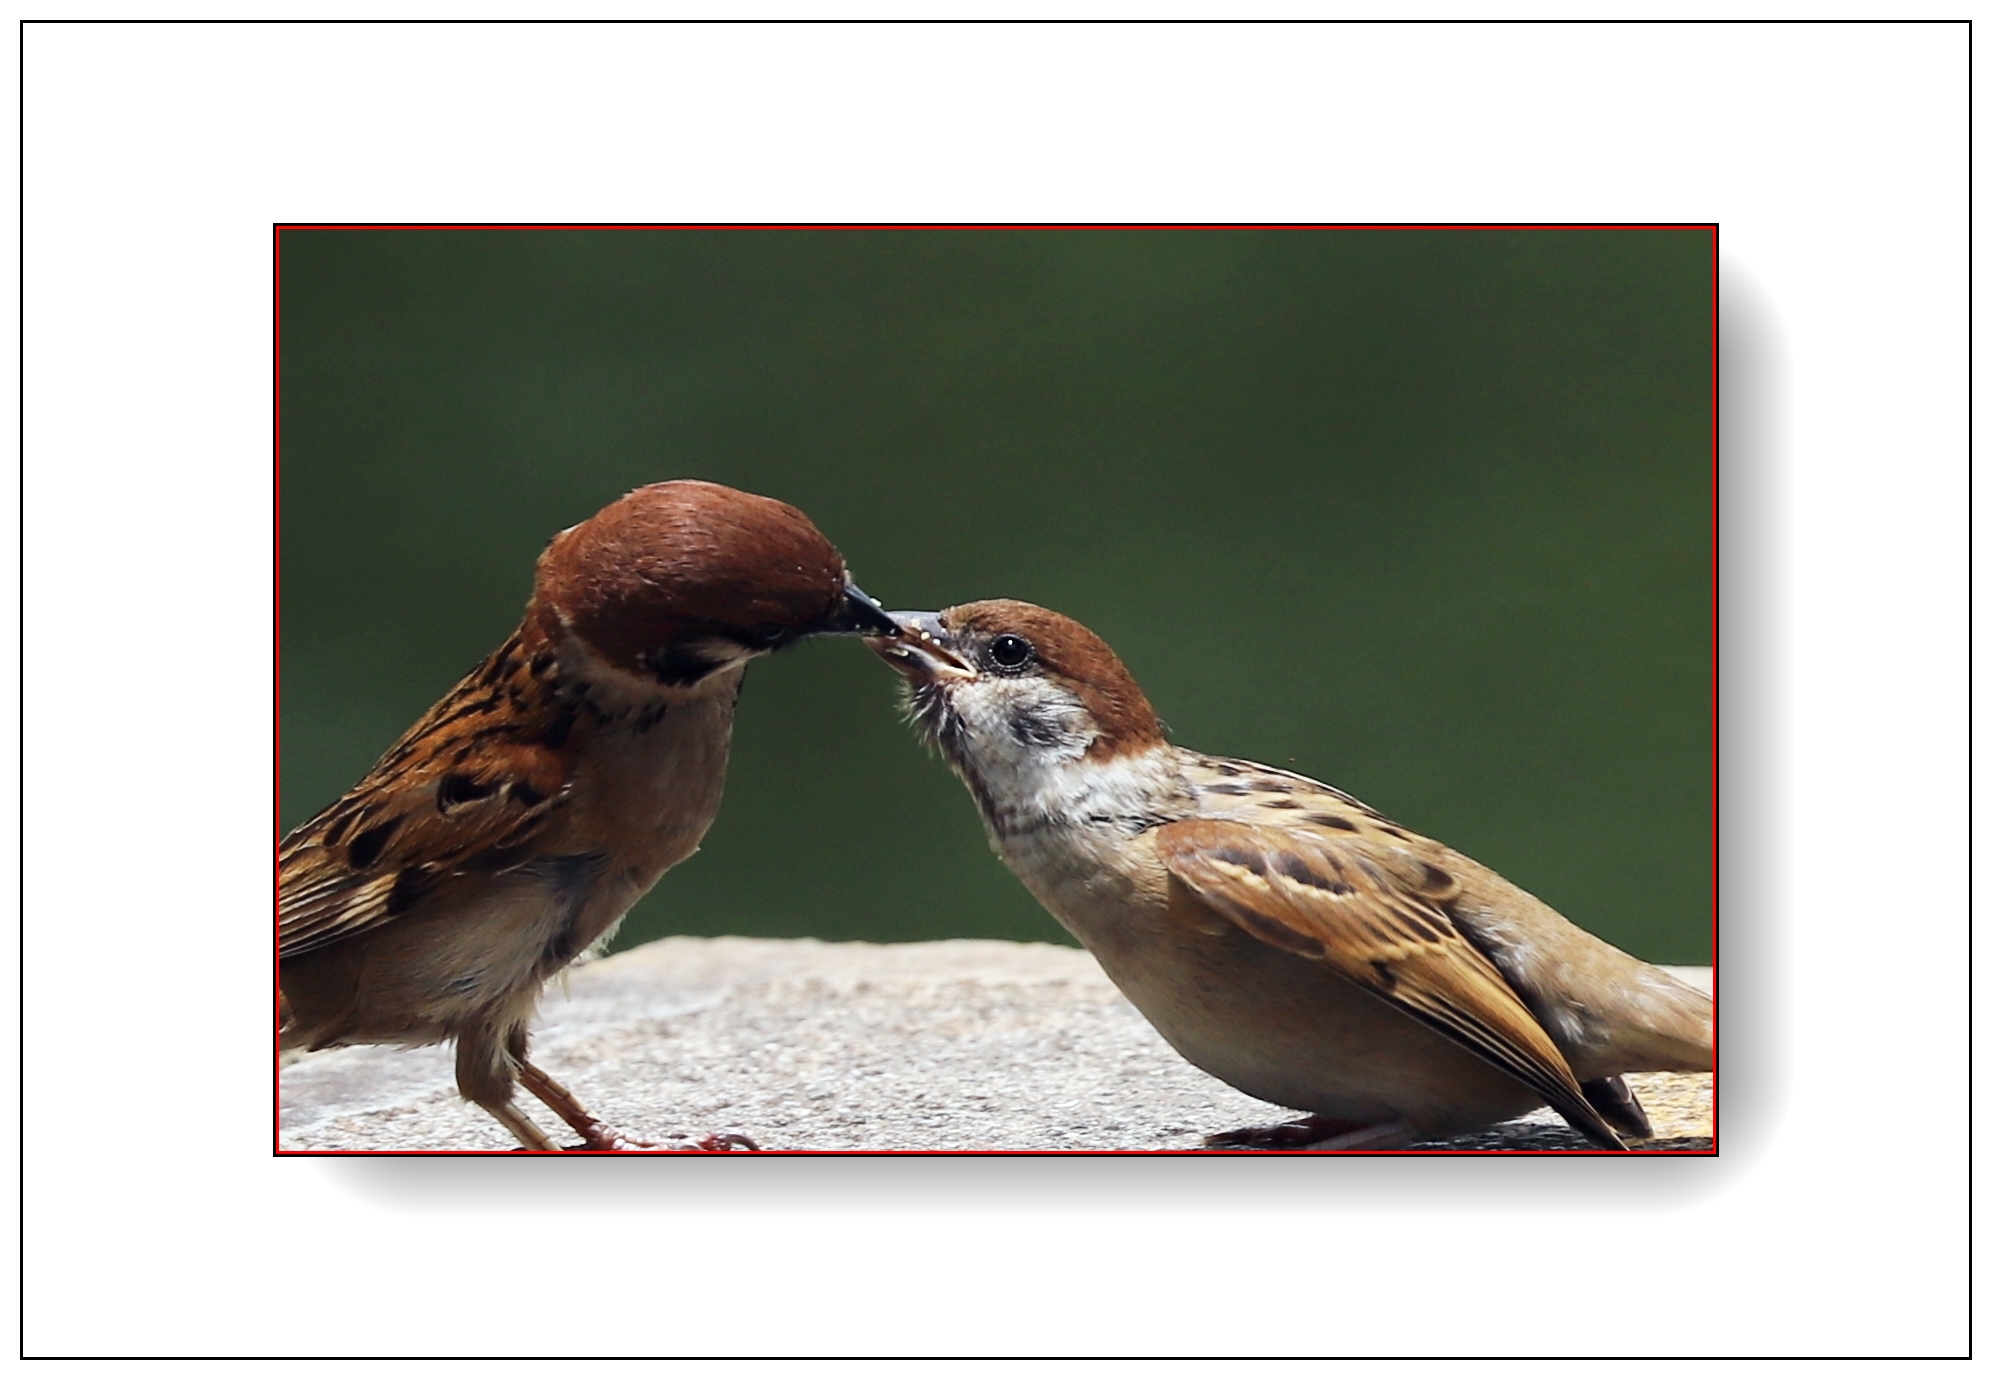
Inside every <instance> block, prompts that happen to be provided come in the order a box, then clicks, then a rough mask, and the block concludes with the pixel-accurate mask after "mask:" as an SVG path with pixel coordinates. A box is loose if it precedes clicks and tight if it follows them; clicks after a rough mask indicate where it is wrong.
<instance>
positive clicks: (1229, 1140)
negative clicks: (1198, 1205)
mask: <svg viewBox="0 0 1992 1380" xmlns="http://www.w3.org/2000/svg"><path fill="white" fill-rule="evenodd" d="M1411 1140H1412V1134H1411V1126H1410V1124H1409V1123H1408V1122H1403V1121H1386V1122H1384V1123H1382V1124H1381V1125H1374V1126H1372V1125H1366V1124H1365V1123H1363V1122H1360V1121H1338V1120H1336V1119H1335V1118H1334V1117H1328V1116H1308V1117H1302V1118H1301V1119H1300V1120H1299V1121H1289V1122H1285V1123H1282V1124H1281V1125H1278V1126H1247V1127H1244V1128H1242V1129H1240V1130H1236V1131H1225V1132H1222V1133H1220V1134H1218V1135H1214V1136H1205V1137H1204V1144H1205V1145H1206V1146H1208V1147H1209V1148H1210V1149H1212V1150H1401V1149H1403V1148H1404V1147H1405V1146H1407V1145H1409V1144H1410V1143H1411Z"/></svg>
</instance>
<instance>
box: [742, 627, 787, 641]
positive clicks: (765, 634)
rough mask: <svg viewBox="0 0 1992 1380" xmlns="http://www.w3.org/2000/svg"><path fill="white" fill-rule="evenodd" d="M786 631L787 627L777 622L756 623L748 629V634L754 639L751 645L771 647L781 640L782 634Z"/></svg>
mask: <svg viewBox="0 0 1992 1380" xmlns="http://www.w3.org/2000/svg"><path fill="white" fill-rule="evenodd" d="M787 631H788V629H787V628H785V627H783V626H782V625H781V624H779V623H756V624H755V625H754V626H753V627H752V628H750V629H748V636H750V637H752V638H753V639H754V644H753V645H755V646H756V647H772V646H774V645H775V644H776V643H777V642H779V641H781V640H782V635H783V634H784V633H786V632H787Z"/></svg>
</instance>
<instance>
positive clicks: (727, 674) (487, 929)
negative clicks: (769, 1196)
mask: <svg viewBox="0 0 1992 1380" xmlns="http://www.w3.org/2000/svg"><path fill="white" fill-rule="evenodd" d="M894 631H895V628H894V625H893V623H892V621H891V620H890V619H889V618H888V617H886V615H885V614H884V612H883V611H882V610H880V608H879V607H878V605H877V604H875V603H874V602H872V600H871V599H869V598H868V597H866V595H865V594H864V592H863V591H861V590H860V589H858V587H857V586H856V585H854V584H852V583H851V580H850V576H849V574H848V572H847V571H846V570H845V568H844V561H843V558H842V557H841V556H839V555H838V554H837V549H836V548H835V547H833V546H832V545H831V544H830V543H829V542H828V541H827V540H826V539H825V538H824V536H823V534H822V533H821V532H818V531H817V530H816V528H815V527H814V526H813V525H811V523H810V521H809V519H808V518H807V517H805V516H803V514H802V513H800V512H798V511H797V510H796V509H794V508H791V507H790V506H789V505H788V504H786V503H778V502H776V501H775V500H773V499H771V498H761V497H758V496H756V495H754V494H747V493H741V492H739V491H738V490H736V489H728V488H724V487H722V486H720V485H718V484H707V483H703V482H700V481H696V480H675V481H673V482H671V483H668V484H652V485H650V486H648V487H646V488H641V489H638V490H636V491H635V492H634V493H631V494H629V495H627V496H626V497H624V498H622V499H619V500H617V501H616V502H614V503H612V504H610V505H609V506H608V507H606V508H604V509H603V510H602V511H601V512H599V513H597V514H595V516H593V517H591V518H589V519H588V520H587V521H586V522H583V523H581V524H579V525H578V526H575V527H570V528H568V529H567V530H566V531H564V532H562V533H560V534H559V535H558V536H556V537H555V538H554V539H553V541H552V542H551V544H549V545H548V547H547V549H546V551H545V553H544V554H542V555H541V556H540V559H539V566H538V570H537V573H536V574H535V576H534V580H533V593H532V599H531V601H530V602H529V603H528V604H527V606H526V615H525V620H524V621H523V622H522V623H520V625H519V627H518V630H517V631H516V632H514V633H513V634H512V635H511V636H510V637H508V638H506V639H505V642H504V645H503V646H501V647H499V648H498V650H497V651H495V652H493V653H492V654H491V655H490V656H489V657H487V658H486V659H485V661H484V663H483V664H482V665H481V666H479V667H478V668H477V669H476V670H474V671H472V672H471V673H470V674H469V675H468V676H466V677H465V678H464V679H463V680H462V681H461V682H459V683H458V685H457V687H456V688H455V689H454V690H452V691H450V692H449V694H447V695H445V696H444V697H443V699H442V701H441V702H440V703H439V704H437V705H436V707H435V708H433V709H431V710H430V711H429V712H428V713H427V714H426V715H424V716H423V718H422V719H421V721H420V722H419V723H417V724H416V725H415V726H414V727H413V728H411V729H409V730H408V732H407V733H405V734H403V735H402V737H401V740H400V741H399V742H397V743H395V744H394V746H393V747H391V748H389V749H388V750H387V754H386V756H384V757H382V758H381V759H380V761H379V762H377V763H376V764H375V765H374V768H373V770H372V771H370V772H368V773H367V774H366V776H365V777H364V778H363V779H362V780H361V781H360V783H359V784H358V785H356V786H354V787H353V789H352V790H350V791H348V792H346V794H345V795H344V796H342V797H340V799H339V800H338V801H337V802H336V803H334V804H333V805H331V806H330V807H328V808H327V809H325V810H322V811H320V812H319V814H317V815H316V816H315V817H313V818H312V819H311V820H310V821H308V822H307V823H305V824H302V825H300V826H299V827H298V828H297V829H295V830H294V831H292V833H291V834H290V836H289V837H287V838H286V839H285V840H284V841H283V843H282V845H281V846H280V848H279V850H278V860H279V865H280V879H279V887H278V905H277V911H278V951H279V955H280V965H279V969H280V977H279V994H278V1017H279V1029H280V1044H281V1046H282V1047H283V1048H294V1047H300V1046H301V1047H305V1048H310V1049H322V1048H325V1047H327V1046H331V1045H346V1044H399V1045H424V1044H434V1043H437V1042H439V1041H444V1040H452V1041H454V1042H455V1043H456V1081H457V1088H458V1090H459V1091H461V1092H462V1094H463V1095H464V1097H466V1098H467V1099H469V1100H470V1101H472V1102H474V1103H476V1104H477V1105H478V1106H480V1107H482V1108H484V1109H485V1110H486V1111H488V1112H490V1113H491V1115H492V1116H494V1117H496V1118H497V1119H498V1120H499V1121H500V1122H502V1123H503V1124H504V1125H505V1126H506V1127H507V1128H508V1129H509V1130H510V1131H511V1132H512V1133H513V1134H514V1135H515V1136H517V1137H518V1139H519V1141H520V1143H521V1144H522V1145H524V1146H525V1147H527V1148H528V1149H533V1150H552V1149H556V1148H557V1147H556V1146H555V1145H554V1143H553V1141H552V1140H550V1139H549V1138H548V1137H547V1136H546V1135H545V1134H544V1133H543V1132H542V1131H541V1130H540V1129H539V1127H537V1126H535V1125H534V1124H533V1122H532V1121H531V1119H530V1118H528V1117H527V1116H526V1114H525V1113H524V1112H522V1111H521V1110H520V1109H519V1107H518V1105H517V1103H516V1102H515V1101H514V1100H513V1092H514V1088H515V1085H516V1084H519V1083H523V1084H524V1085H525V1087H526V1090H527V1091H528V1092H530V1093H532V1094H533V1096H534V1097H536V1098H538V1099H539V1100H540V1101H541V1102H543V1103H544V1104H546V1106H547V1107H548V1108H550V1109H551V1110H552V1111H553V1112H554V1113H555V1114H556V1115H558V1116H559V1117H560V1118H561V1120H563V1121H565V1122H566V1123H567V1124H568V1125H569V1126H572V1127H573V1128H574V1129H575V1130H576V1131H578V1132H580V1133H581V1136H582V1141H583V1145H582V1146H581V1147H577V1148H587V1149H598V1150H600V1149H622V1148H630V1147H633V1146H638V1145H643V1144H645V1142H637V1141H628V1140H624V1139H623V1138H622V1137H620V1136H619V1135H618V1134H617V1133H616V1132H615V1131H613V1130H612V1129H611V1128H609V1127H608V1126H606V1125H604V1124H603V1123H601V1122H599V1121H597V1120H596V1119H595V1118H594V1117H592V1116H590V1115H589V1114H588V1113H587V1112H586V1111H585V1110H584V1109H583V1108H582V1106H581V1104H580V1103H579V1102H578V1101H576V1100H575V1098H574V1096H573V1094H571V1093H569V1092H568V1091H567V1090H566V1089H565V1088H563V1087H561V1086H560V1085H559V1084H558V1083H556V1082H554V1081H553V1079H551V1078H549V1077H548V1076H547V1075H546V1074H545V1073H543V1072H541V1071H540V1070H539V1069H538V1068H536V1067H535V1066H534V1065H533V1064H532V1063H531V1062H530V1061H529V1060H528V1059H527V1058H526V1045H527V1030H528V1026H529V1024H530V1022H531V1020H532V1014H533V1008H534V1006H535V1004H536V1003H537V1001H538V999H539V993H540V988H541V986H542V985H543V984H544V983H545V981H546V980H547V978H548V977H550V976H551V975H552V974H554V973H556V972H558V971H559V970H560V969H562V968H564V967H566V966H567V965H568V964H569V963H570V962H572V961H573V960H574V958H575V957H576V956H577V955H579V954H581V953H582V952H583V951H584V950H586V949H588V948H589V947H590V946H591V945H594V944H596V943H598V942H600V941H603V940H605V939H607V938H608V936H609V935H610V934H612V933H613V932H614V930H615V927H616V925H617V924H618V923H619V922H620V921H621V920H622V917H623V915H624V913H625V912H626V911H628V910H629V908H630V907H631V906H632V905H634V904H635V903H636V901H637V899H638V898H640V897H641V896H642V895H643V894H644V893H645V892H647V891H649V890H650V888H651V886H652V885H653V884H654V883H655V882H656V881H657V879H658V878H659V877H660V876H662V875H663V874H664V872H665V871H666V870H667V869H668V868H670V867H672V866H673V865H674V864H676V863H679V862H682V861H683V860H684V859H685V858H686V857H688V856H690V854H691V853H692V852H693V851H694V850H695V849H696V848H697V847H698V845H699V840H700V839H701V838H702V837H703V836H704V834H705V832H706V828H707V826H708V825H710V824H711V823H712V820H713V815H714V814H715V812H717V810H718V809H719V798H720V791H721V789H722V787H723V786H724V784H725V778H726V754H727V745H728V741H729V739H730V737H731V735H732V731H733V706H734V702H735V700H736V699H737V698H738V696H739V694H740V683H741V677H742V675H743V674H744V673H745V671H746V666H747V663H748V662H749V661H751V660H753V659H754V658H755V657H757V656H761V655H763V654H765V653H768V652H771V651H774V650H776V649H777V648H779V647H783V646H786V645H787V644H789V643H791V642H794V641H795V640H796V639H798V638H802V637H807V636H809V635H811V634H813V633H854V632H864V633H873V634H890V633H892V632H894ZM700 1144H701V1146H702V1147H703V1148H706V1149H725V1148H731V1146H732V1145H733V1144H740V1145H743V1146H745V1147H746V1148H752V1146H751V1142H746V1141H745V1139H744V1137H723V1138H721V1137H715V1138H708V1139H707V1140H706V1141H703V1142H700Z"/></svg>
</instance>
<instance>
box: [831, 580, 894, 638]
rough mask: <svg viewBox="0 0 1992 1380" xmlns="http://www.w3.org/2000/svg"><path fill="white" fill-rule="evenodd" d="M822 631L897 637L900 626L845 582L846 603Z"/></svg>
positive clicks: (880, 608)
mask: <svg viewBox="0 0 1992 1380" xmlns="http://www.w3.org/2000/svg"><path fill="white" fill-rule="evenodd" d="M821 631H823V632H826V633H861V634H863V635H864V636H865V637H868V638H870V637H897V636H899V625H898V624H897V623H895V622H893V621H892V615H891V614H889V613H887V612H886V611H885V609H884V608H882V607H881V606H880V605H879V602H878V600H876V599H874V598H872V597H871V595H869V594H867V593H865V592H864V591H863V590H861V589H859V588H858V587H857V586H856V585H854V584H852V583H851V582H850V581H849V580H846V581H844V603H843V606H842V607H841V608H839V609H838V610H837V611H836V612H835V613H833V614H832V615H830V621H829V622H828V623H827V624H825V625H824V626H823V628H822V629H821Z"/></svg>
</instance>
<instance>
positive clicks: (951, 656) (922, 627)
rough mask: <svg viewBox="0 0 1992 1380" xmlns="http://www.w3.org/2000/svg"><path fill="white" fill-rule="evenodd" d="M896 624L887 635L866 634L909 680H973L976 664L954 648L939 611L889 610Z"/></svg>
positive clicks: (876, 649) (874, 647)
mask: <svg viewBox="0 0 1992 1380" xmlns="http://www.w3.org/2000/svg"><path fill="white" fill-rule="evenodd" d="M885 616H886V617H887V618H889V619H890V620H891V621H892V623H893V624H894V626H895V632H894V633H893V634H892V635H890V636H884V637H867V638H866V639H865V645H866V646H867V647H869V648H871V649H872V650H873V651H874V652H877V653H878V654H879V655H880V656H881V657H883V658H884V659H885V660H886V661H887V662H889V663H891V665H892V668H893V669H894V670H896V671H898V672H899V674H900V675H902V676H905V677H906V678H907V679H908V680H915V681H920V680H925V681H935V680H974V679H975V667H973V666H971V665H970V664H969V663H968V662H967V660H965V659H964V658H963V657H962V656H961V654H960V653H959V652H957V651H956V650H955V640H954V635H953V634H952V633H950V632H949V631H948V630H947V628H946V627H944V626H943V625H942V623H941V616H940V615H939V614H938V613H889V614H886V615H885Z"/></svg>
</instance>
